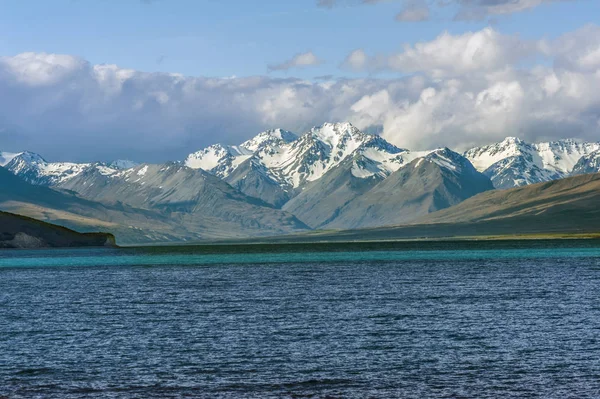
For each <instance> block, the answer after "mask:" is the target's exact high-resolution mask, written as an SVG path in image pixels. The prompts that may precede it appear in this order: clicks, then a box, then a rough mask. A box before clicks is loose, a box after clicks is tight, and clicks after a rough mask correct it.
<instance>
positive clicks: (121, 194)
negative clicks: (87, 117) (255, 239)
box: [57, 163, 307, 238]
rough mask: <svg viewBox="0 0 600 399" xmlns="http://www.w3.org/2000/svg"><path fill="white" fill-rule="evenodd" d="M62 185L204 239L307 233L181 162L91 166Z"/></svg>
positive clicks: (285, 215)
mask: <svg viewBox="0 0 600 399" xmlns="http://www.w3.org/2000/svg"><path fill="white" fill-rule="evenodd" d="M57 187H59V188H61V189H66V190H71V191H74V192H77V193H78V194H79V195H80V196H82V197H84V198H87V199H90V200H94V201H100V202H103V203H107V204H116V203H122V204H127V205H129V206H132V207H135V208H139V209H147V210H151V211H157V212H160V214H161V215H163V216H166V217H168V218H169V220H171V221H173V222H174V223H177V224H178V225H181V226H184V227H185V228H186V229H187V230H189V231H195V232H197V235H199V236H205V237H212V238H214V237H227V236H244V235H246V236H250V235H253V236H263V235H273V234H285V233H286V232H293V231H302V230H306V229H307V227H306V226H305V225H304V224H303V223H302V222H300V221H299V220H298V219H296V218H295V217H294V216H293V215H291V214H289V213H286V212H284V211H281V210H279V209H275V208H273V207H271V206H269V205H268V204H266V203H264V202H263V201H261V200H259V199H256V198H253V197H248V196H246V195H244V194H242V193H241V192H239V191H237V190H235V189H234V188H233V187H231V186H230V185H229V184H227V183H225V182H224V181H223V180H221V179H219V178H218V177H216V176H214V175H211V174H210V173H207V172H205V171H203V170H201V169H198V170H195V169H191V168H189V167H187V166H184V165H182V164H180V163H167V164H163V165H147V164H144V165H138V166H137V167H135V168H132V169H127V170H124V171H118V172H112V171H110V170H106V169H104V168H100V167H96V168H90V169H87V170H86V171H85V172H83V173H81V174H79V175H78V176H76V177H74V178H72V179H69V180H67V181H65V182H63V183H61V184H59V185H58V186H57Z"/></svg>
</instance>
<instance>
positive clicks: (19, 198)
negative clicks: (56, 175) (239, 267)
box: [0, 167, 201, 244]
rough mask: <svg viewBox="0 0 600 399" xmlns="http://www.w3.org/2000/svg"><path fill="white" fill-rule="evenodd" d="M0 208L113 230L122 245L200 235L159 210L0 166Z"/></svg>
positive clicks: (83, 229) (87, 228) (67, 224)
mask: <svg viewBox="0 0 600 399" xmlns="http://www.w3.org/2000/svg"><path fill="white" fill-rule="evenodd" d="M0 209H1V210H2V211H6V212H11V213H15V214H19V215H24V216H27V217H31V218H35V219H38V220H41V221H45V222H49V223H53V224H57V225H60V226H65V227H68V228H70V229H73V230H76V231H80V232H96V231H110V232H111V233H114V234H115V236H117V239H118V241H119V242H120V243H122V244H131V243H141V242H167V241H183V240H185V239H189V238H195V239H197V238H200V237H201V236H199V235H197V234H195V233H193V232H189V231H185V230H184V229H183V228H182V227H179V226H175V225H174V224H173V223H172V222H171V221H170V220H169V219H168V218H167V217H165V216H163V215H160V214H158V213H156V212H151V211H147V210H142V209H136V208H133V207H131V206H126V205H123V204H116V205H114V206H110V205H107V204H101V203H98V202H94V201H89V200H85V199H82V198H79V197H77V196H75V195H73V194H71V193H68V192H59V191H56V190H53V189H51V188H48V187H44V186H38V185H33V184H30V183H27V182H26V181H24V180H23V179H21V178H19V177H17V176H15V175H13V174H12V173H10V172H9V171H8V170H6V169H4V168H2V167H0Z"/></svg>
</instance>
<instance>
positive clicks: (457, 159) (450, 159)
mask: <svg viewBox="0 0 600 399" xmlns="http://www.w3.org/2000/svg"><path fill="white" fill-rule="evenodd" d="M424 159H425V160H427V161H430V162H433V163H435V164H437V165H439V166H440V167H442V168H445V169H448V170H450V171H453V172H460V171H462V170H463V169H464V168H465V166H467V165H469V161H468V160H467V159H466V158H464V157H463V156H462V155H460V154H458V153H456V152H454V151H452V150H450V149H449V148H439V149H437V150H434V151H432V152H431V153H429V154H427V155H426V156H425V157H424ZM469 168H471V166H470V165H469Z"/></svg>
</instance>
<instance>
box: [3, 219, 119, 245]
mask: <svg viewBox="0 0 600 399" xmlns="http://www.w3.org/2000/svg"><path fill="white" fill-rule="evenodd" d="M115 244H116V242H115V237H114V236H113V235H112V234H109V233H84V234H82V233H78V232H76V231H74V230H70V229H67V228H65V227H62V226H56V225H53V224H50V223H45V222H42V221H39V220H36V219H32V218H28V217H25V216H21V215H15V214H12V213H7V212H1V211H0V248H49V247H54V248H60V247H111V246H114V245H115Z"/></svg>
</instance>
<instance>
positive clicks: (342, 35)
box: [0, 0, 600, 162]
mask: <svg viewBox="0 0 600 399" xmlns="http://www.w3.org/2000/svg"><path fill="white" fill-rule="evenodd" d="M598 87H600V1H596V0H289V1H280V0H257V1H254V2H251V1H247V0H0V151H22V150H30V151H34V152H37V153H39V154H41V155H42V156H44V157H45V158H46V159H48V160H57V161H65V160H72V161H110V160H113V159H122V158H125V159H132V160H135V161H146V162H162V161H167V160H178V159H183V158H185V156H186V155H187V154H188V153H190V152H193V151H196V150H198V149H200V148H203V147H205V146H207V145H210V144H214V143H217V142H221V143H224V144H239V143H240V142H242V141H244V140H246V139H248V138H250V137H252V136H254V135H256V134H257V133H258V132H260V131H262V130H265V129H269V128H277V127H281V128H284V129H288V130H292V131H295V132H297V133H302V132H303V131H305V130H308V129H309V128H310V127H312V126H315V125H319V124H322V123H324V122H341V121H350V122H352V123H353V124H355V125H356V126H357V127H359V128H361V129H366V130H369V131H379V132H381V135H382V136H383V137H384V138H386V139H387V140H388V141H390V142H392V143H393V144H396V145H398V146H400V147H405V148H410V149H415V150H417V149H428V148H433V147H440V146H449V147H451V148H456V149H466V148H468V147H470V146H474V145H482V144H487V143H491V142H495V141H498V140H502V139H503V138H504V137H506V136H518V137H521V138H523V139H526V140H530V141H540V140H554V139H560V138H567V137H576V138H581V139H585V140H596V141H600V90H598Z"/></svg>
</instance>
